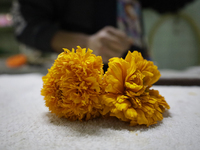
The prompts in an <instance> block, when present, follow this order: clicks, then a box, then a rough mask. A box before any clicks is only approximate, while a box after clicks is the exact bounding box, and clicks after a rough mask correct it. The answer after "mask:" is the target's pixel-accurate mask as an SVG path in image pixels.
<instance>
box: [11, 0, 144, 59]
mask: <svg viewBox="0 0 200 150" xmlns="http://www.w3.org/2000/svg"><path fill="white" fill-rule="evenodd" d="M116 3H117V0H18V1H17V2H15V3H14V5H13V11H12V12H13V19H14V26H15V29H16V37H17V39H18V40H19V41H20V42H22V43H24V44H26V45H29V46H30V47H34V48H36V49H39V50H41V51H44V52H47V51H53V50H52V47H51V45H50V43H51V39H52V37H53V36H54V34H55V33H56V32H57V31H58V30H65V31H70V32H80V33H85V34H94V33H96V32H97V31H99V30H100V29H102V28H103V27H105V26H108V25H110V26H113V27H117V23H116V14H117V12H116V11H117V8H116ZM129 50H131V51H133V50H138V51H140V52H141V53H142V55H143V56H144V57H146V56H147V54H146V51H145V48H139V47H137V46H132V48H130V49H129ZM126 53H127V52H125V53H124V56H125V55H126Z"/></svg>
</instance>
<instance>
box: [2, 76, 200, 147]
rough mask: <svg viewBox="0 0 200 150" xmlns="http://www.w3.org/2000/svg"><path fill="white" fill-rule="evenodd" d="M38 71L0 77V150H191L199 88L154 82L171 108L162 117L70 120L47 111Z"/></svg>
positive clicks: (199, 116)
mask: <svg viewBox="0 0 200 150" xmlns="http://www.w3.org/2000/svg"><path fill="white" fill-rule="evenodd" d="M41 78H42V75H41V74H23V75H0V150H96V149H99V150H133V149H134V150H146V149H148V150H156V149H159V150H172V149H176V150H189V149H192V150H197V149H199V146H200V87H198V86H191V87H181V86H154V87H153V88H154V89H157V90H159V91H160V94H161V95H163V96H164V97H165V99H166V101H167V102H168V104H169V105H170V106H171V109H170V110H169V111H168V112H166V113H164V119H163V121H161V122H159V123H158V124H156V125H152V126H150V127H146V126H136V127H130V126H129V124H128V123H125V122H121V121H119V120H117V119H115V118H112V119H94V120H90V121H88V122H79V121H75V122H70V121H68V120H67V119H64V118H57V117H56V116H55V115H53V114H51V113H50V112H49V111H48V108H47V107H46V106H45V105H44V100H43V97H42V96H41V95H40V90H41V88H42V79H41Z"/></svg>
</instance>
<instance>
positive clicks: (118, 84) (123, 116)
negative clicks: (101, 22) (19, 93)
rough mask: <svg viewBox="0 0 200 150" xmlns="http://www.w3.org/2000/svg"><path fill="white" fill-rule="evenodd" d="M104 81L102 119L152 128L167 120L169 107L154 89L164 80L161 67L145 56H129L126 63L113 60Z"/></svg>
mask: <svg viewBox="0 0 200 150" xmlns="http://www.w3.org/2000/svg"><path fill="white" fill-rule="evenodd" d="M108 65H109V68H108V71H107V72H106V73H105V74H104V77H103V85H104V86H103V87H104V94H103V95H102V96H101V98H102V101H101V103H102V105H103V111H102V115H106V114H109V115H110V116H115V117H117V118H119V119H120V120H122V121H127V122H130V125H131V126H134V125H138V124H139V125H143V124H144V125H147V126H149V125H152V124H155V123H157V121H161V120H162V119H163V116H162V113H163V112H164V111H165V109H166V108H167V109H169V108H170V107H169V105H168V104H167V102H166V101H165V99H164V97H162V96H161V95H160V94H159V92H158V91H156V90H153V89H150V87H151V86H152V84H154V83H155V82H156V81H157V80H158V79H159V78H160V72H159V71H158V69H157V66H155V65H154V64H153V62H151V61H147V60H146V59H144V58H143V57H142V55H141V53H139V52H137V51H134V52H133V53H131V52H129V53H128V54H127V56H126V58H125V59H122V58H111V59H110V60H109V64H108Z"/></svg>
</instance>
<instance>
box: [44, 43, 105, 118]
mask: <svg viewBox="0 0 200 150" xmlns="http://www.w3.org/2000/svg"><path fill="white" fill-rule="evenodd" d="M102 67H103V64H102V58H101V57H100V56H95V55H94V54H92V50H90V49H88V50H87V51H86V49H85V48H84V49H82V48H81V47H79V46H77V49H76V52H75V50H74V49H72V51H70V50H68V49H65V48H64V52H62V53H61V54H59V55H58V58H57V59H56V60H55V62H54V64H53V66H52V67H51V68H50V69H49V70H48V73H47V75H46V76H44V77H43V78H42V79H43V88H42V90H41V94H42V95H43V96H44V100H45V103H46V106H47V107H49V110H50V111H51V112H52V113H55V114H56V115H58V116H59V117H62V116H63V117H66V118H68V119H70V120H89V119H91V118H95V117H98V116H100V112H99V110H100V109H102V106H101V103H100V98H99V96H100V94H101V84H102V77H103V69H102Z"/></svg>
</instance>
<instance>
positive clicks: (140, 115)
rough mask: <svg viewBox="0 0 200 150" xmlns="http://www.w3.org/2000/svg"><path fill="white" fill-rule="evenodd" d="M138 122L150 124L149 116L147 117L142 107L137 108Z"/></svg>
mask: <svg viewBox="0 0 200 150" xmlns="http://www.w3.org/2000/svg"><path fill="white" fill-rule="evenodd" d="M137 114H138V116H137V122H138V124H139V125H141V124H148V120H147V118H146V117H145V114H144V112H143V111H142V110H141V109H137Z"/></svg>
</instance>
